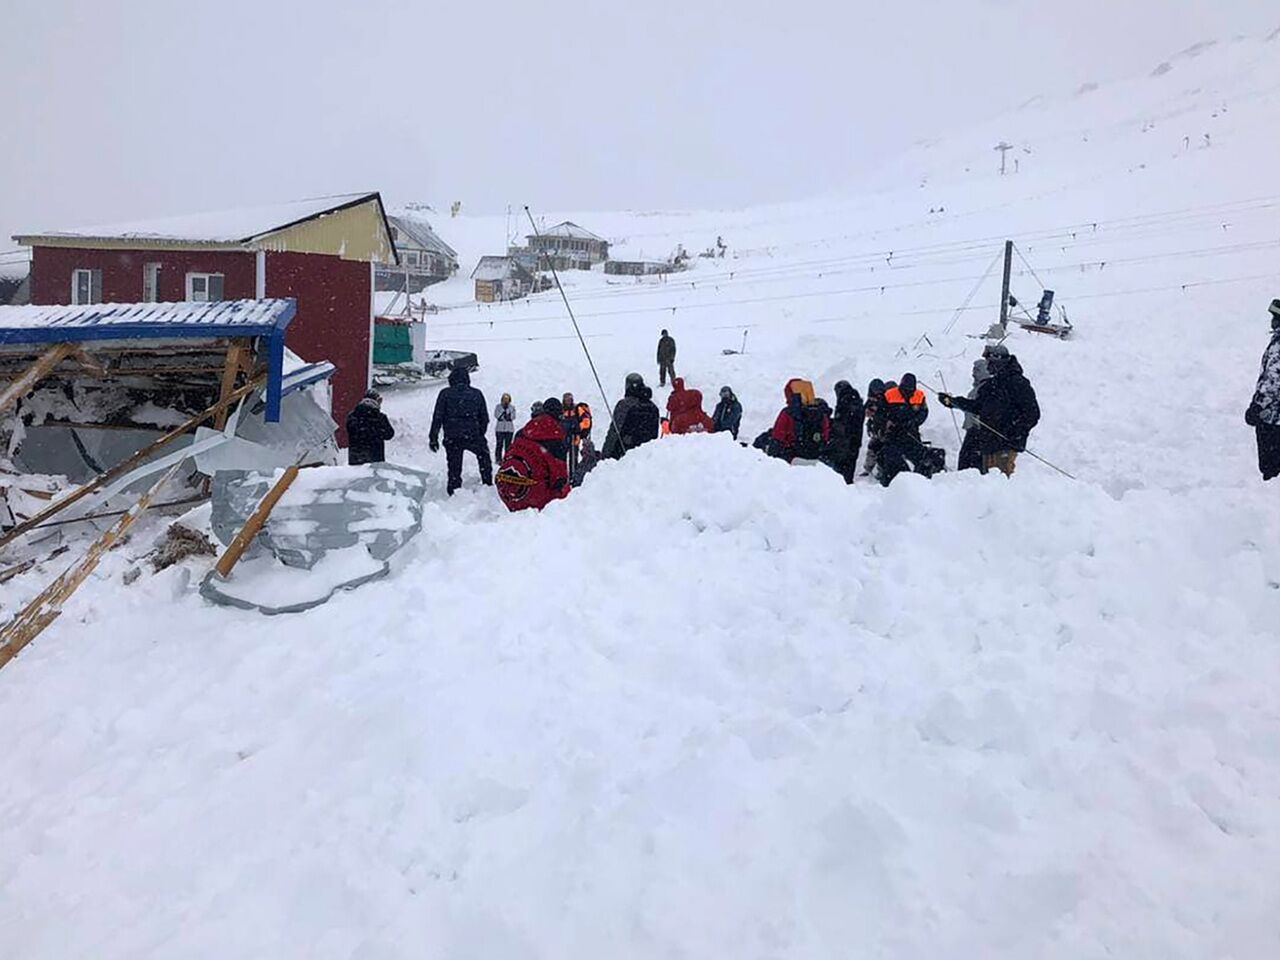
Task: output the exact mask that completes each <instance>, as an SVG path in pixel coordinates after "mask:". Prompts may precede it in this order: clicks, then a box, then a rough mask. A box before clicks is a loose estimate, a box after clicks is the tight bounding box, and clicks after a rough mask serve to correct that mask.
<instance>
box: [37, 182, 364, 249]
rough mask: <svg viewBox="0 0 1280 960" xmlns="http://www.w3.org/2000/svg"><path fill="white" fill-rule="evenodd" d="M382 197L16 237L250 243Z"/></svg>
mask: <svg viewBox="0 0 1280 960" xmlns="http://www.w3.org/2000/svg"><path fill="white" fill-rule="evenodd" d="M377 198H378V194H377V193H343V194H336V195H334V196H331V197H313V198H311V199H308V200H292V201H289V202H286V203H274V204H268V205H266V206H258V207H241V208H238V209H233V210H217V211H211V212H208V213H193V214H187V215H185V216H177V217H162V218H160V219H157V220H137V221H131V222H128V223H109V224H100V225H97V226H88V227H73V228H71V229H69V230H47V231H43V232H40V233H30V234H18V235H16V236H15V237H14V239H15V240H18V241H19V242H23V241H25V240H27V239H31V238H34V237H60V238H71V239H85V240H90V239H92V240H176V241H181V242H183V243H248V242H249V241H250V240H254V239H256V238H258V237H261V236H264V235H266V234H269V233H275V232H276V231H278V230H282V229H284V228H285V227H289V226H292V225H294V224H296V223H301V222H302V221H304V220H312V219H315V218H316V217H319V216H321V215H322V214H325V213H332V212H334V211H336V210H339V209H342V208H345V207H351V206H355V205H357V204H360V203H364V202H366V201H369V200H375V199H377Z"/></svg>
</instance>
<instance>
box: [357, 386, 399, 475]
mask: <svg viewBox="0 0 1280 960" xmlns="http://www.w3.org/2000/svg"><path fill="white" fill-rule="evenodd" d="M395 435H396V431H395V429H394V428H393V427H392V426H391V421H390V420H388V419H387V415H386V414H385V413H383V412H382V394H380V393H379V392H378V391H377V390H369V391H367V392H366V393H365V395H364V399H363V400H361V401H360V402H359V403H357V404H356V405H355V407H354V408H353V409H352V410H351V412H350V413H348V414H347V463H349V464H351V465H352V466H353V467H354V466H358V465H359V464H362V463H383V462H385V461H386V459H387V446H386V442H387V441H388V440H390V439H391V438H392V437H394V436H395Z"/></svg>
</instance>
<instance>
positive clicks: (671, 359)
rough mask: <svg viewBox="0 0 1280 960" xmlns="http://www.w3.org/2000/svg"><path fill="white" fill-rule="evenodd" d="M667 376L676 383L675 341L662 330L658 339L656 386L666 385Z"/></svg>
mask: <svg viewBox="0 0 1280 960" xmlns="http://www.w3.org/2000/svg"><path fill="white" fill-rule="evenodd" d="M668 375H670V377H671V382H672V383H673V384H674V383H675V382H676V341H675V339H674V338H673V337H672V336H671V334H669V333H667V331H666V330H663V331H662V336H660V337H659V338H658V386H660V387H665V386H666V385H667V376H668Z"/></svg>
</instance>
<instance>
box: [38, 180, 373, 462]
mask: <svg viewBox="0 0 1280 960" xmlns="http://www.w3.org/2000/svg"><path fill="white" fill-rule="evenodd" d="M14 240H16V241H17V242H18V243H21V244H24V245H26V246H29V247H31V248H32V257H31V302H32V303H33V304H73V303H152V302H168V301H184V300H187V301H208V300H247V299H263V298H267V297H273V298H274V297H292V298H294V299H295V300H296V301H297V304H298V307H297V315H296V316H295V318H294V320H293V323H292V324H290V326H289V328H288V332H287V334H286V338H285V343H286V345H287V346H288V347H289V349H290V350H292V351H293V352H294V353H296V354H298V355H299V356H300V357H302V358H303V359H304V360H308V361H312V362H316V361H320V360H328V361H330V362H332V363H333V364H334V366H335V367H337V373H336V374H335V375H334V377H333V381H332V382H333V410H332V412H333V418H334V419H335V420H336V421H337V422H338V424H339V426H341V424H342V422H343V420H344V419H345V417H346V415H347V413H348V412H349V411H350V410H351V408H352V407H354V406H355V405H356V403H358V402H359V400H360V398H361V397H362V396H363V394H364V391H365V390H367V389H368V387H369V378H370V371H371V366H372V351H373V288H374V282H373V273H374V265H375V264H378V263H394V262H396V252H395V244H394V243H393V241H392V239H391V230H390V227H389V226H388V224H387V218H386V213H385V211H384V210H383V207H382V198H381V197H380V196H379V195H378V194H377V193H362V194H350V195H345V196H337V197H322V198H319V199H315V200H300V201H296V202H293V203H284V204H276V205H273V206H269V207H257V208H250V209H241V210H228V211H223V212H219V213H206V214H196V215H193V216H185V217H169V218H166V219H162V220H153V221H149V222H140V223H121V224H112V225H109V226H102V227H86V228H80V229H73V230H53V231H48V232H44V233H28V234H18V235H16V236H15V237H14ZM338 436H339V442H341V443H343V444H344V445H345V443H346V436H345V431H344V430H341V429H340V430H339V434H338Z"/></svg>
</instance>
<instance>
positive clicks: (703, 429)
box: [667, 377, 712, 434]
mask: <svg viewBox="0 0 1280 960" xmlns="http://www.w3.org/2000/svg"><path fill="white" fill-rule="evenodd" d="M667 419H668V420H669V421H670V422H671V432H672V433H676V434H683V433H710V432H711V428H712V423H711V418H710V417H708V416H707V415H706V413H705V412H704V411H703V409H702V391H701V390H690V389H688V388H686V387H685V385H684V378H683V377H675V378H674V379H673V380H672V381H671V396H669V397H667Z"/></svg>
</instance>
